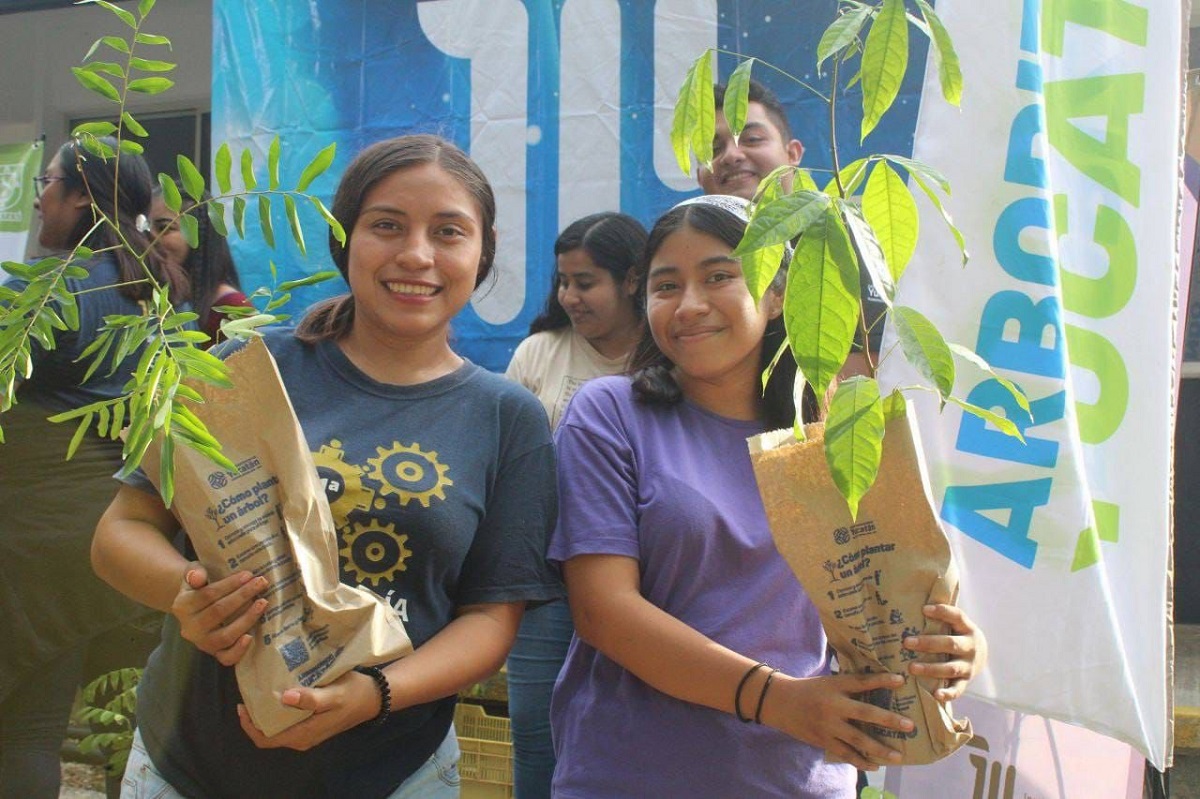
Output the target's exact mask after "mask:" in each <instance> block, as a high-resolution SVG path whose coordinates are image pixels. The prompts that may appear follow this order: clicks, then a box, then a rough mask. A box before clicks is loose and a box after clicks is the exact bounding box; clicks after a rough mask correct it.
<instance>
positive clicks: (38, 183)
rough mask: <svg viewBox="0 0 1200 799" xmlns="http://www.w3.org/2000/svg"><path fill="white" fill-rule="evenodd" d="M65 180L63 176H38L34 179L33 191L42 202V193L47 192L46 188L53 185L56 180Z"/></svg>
mask: <svg viewBox="0 0 1200 799" xmlns="http://www.w3.org/2000/svg"><path fill="white" fill-rule="evenodd" d="M63 179H64V178H63V176H62V175H38V176H37V177H36V178H34V179H33V191H34V193H35V194H36V195H37V197H38V199H39V200H40V199H41V198H42V192H44V191H45V190H46V187H47V186H48V185H50V184H51V183H53V182H54V181H56V180H63Z"/></svg>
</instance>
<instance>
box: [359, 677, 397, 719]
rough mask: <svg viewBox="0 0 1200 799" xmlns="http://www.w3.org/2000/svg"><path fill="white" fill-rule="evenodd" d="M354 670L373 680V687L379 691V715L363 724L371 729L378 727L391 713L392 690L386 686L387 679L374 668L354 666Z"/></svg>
mask: <svg viewBox="0 0 1200 799" xmlns="http://www.w3.org/2000/svg"><path fill="white" fill-rule="evenodd" d="M354 670H355V671H357V672H358V673H359V674H365V675H367V676H368V677H370V678H371V679H372V680H374V681H375V687H376V688H378V689H379V714H378V715H377V716H375V718H373V719H371V720H369V721H367V722H365V723H367V724H369V725H371V726H372V727H378V726H379V725H381V724H383V723H384V722H385V721H387V717H388V714H389V713H391V712H392V689H391V687H390V686H389V685H388V681H387V677H385V676H384V674H383V672H382V671H380V670H379V668H378V667H376V666H355V667H354Z"/></svg>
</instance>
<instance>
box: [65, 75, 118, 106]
mask: <svg viewBox="0 0 1200 799" xmlns="http://www.w3.org/2000/svg"><path fill="white" fill-rule="evenodd" d="M71 72H72V74H74V75H75V80H77V81H79V85H81V86H83V88H85V89H87V90H88V91H90V92H93V93H94V94H98V95H100V96H101V97H103V98H104V99H106V100H112V101H113V102H114V103H119V102H121V95H120V94H119V93H118V92H117V90H116V88H115V87H114V86H113V85H112V84H111V83H109V82H108V81H107V80H106V79H104V78H102V77H100V76H99V75H97V74H96V73H95V72H88V71H87V70H86V69H80V68H79V67H71Z"/></svg>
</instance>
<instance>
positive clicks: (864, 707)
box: [755, 674, 913, 771]
mask: <svg viewBox="0 0 1200 799" xmlns="http://www.w3.org/2000/svg"><path fill="white" fill-rule="evenodd" d="M903 684H904V677H902V676H901V675H899V674H839V675H834V676H831V677H807V678H796V677H787V676H785V675H783V674H776V675H775V679H774V681H773V682H772V684H771V687H770V690H769V693H768V695H767V701H766V702H765V704H764V706H763V718H762V720H763V723H764V724H769V725H770V726H772V727H775V728H776V729H778V730H781V731H783V732H785V733H787V734H788V735H790V736H792V737H793V738H798V739H799V740H801V741H804V742H805V743H808V744H812V745H813V746H816V747H818V748H820V749H823V750H825V751H826V752H827V753H828V754H829V755H831V756H832V757H833V758H835V759H837V760H841V761H844V762H846V763H850V764H852V765H854V766H855V767H857V768H859V769H862V770H863V771H874V770H876V769H877V768H879V765H880V764H883V765H887V764H889V763H890V764H897V763H899V762H900V753H899V752H898V751H896V750H895V749H893V748H892V747H890V746H888V745H887V744H884V743H882V742H880V741H878V740H876V739H875V738H873V737H872V736H871V735H870V734H869V733H867V732H865V731H864V730H863V729H862V727H861V726H860V725H872V726H874V727H879V728H881V729H885V730H895V731H897V732H898V733H900V734H901V735H906V734H907V733H909V732H911V731H912V729H913V723H912V721H910V720H909V719H907V718H905V717H904V716H901V715H899V714H898V713H892V712H891V711H889V710H883V709H882V708H878V707H876V706H875V705H871V704H867V703H866V702H862V701H860V700H858V699H856V698H855V697H856V695H859V694H863V693H865V692H867V691H874V690H877V689H881V688H883V689H889V690H895V689H897V688H899V687H900V686H902V685H903ZM755 695H757V694H755ZM855 722H858V724H857V725H856V724H855Z"/></svg>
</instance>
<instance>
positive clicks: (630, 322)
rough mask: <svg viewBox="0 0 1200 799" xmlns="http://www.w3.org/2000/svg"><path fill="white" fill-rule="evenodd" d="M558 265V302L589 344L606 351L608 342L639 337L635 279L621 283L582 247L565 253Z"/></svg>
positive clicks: (559, 258) (558, 260)
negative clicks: (634, 305) (634, 303)
mask: <svg viewBox="0 0 1200 799" xmlns="http://www.w3.org/2000/svg"><path fill="white" fill-rule="evenodd" d="M557 264H558V302H559V304H560V305H562V307H563V310H564V311H566V312H567V316H568V317H569V318H570V319H571V325H572V327H574V328H575V331H576V332H577V333H579V335H581V336H583V337H584V338H585V339H587V341H588V343H589V344H591V345H592V346H593V347H595V348H596V349H597V350H600V351H602V352H603V351H604V349H606V348H605V347H604V345H605V344H606V343H608V342H610V341H622V342H623V341H626V340H628V339H629V338H630V337H631V336H633V335H635V334H636V332H637V326H638V322H637V317H636V315H635V314H634V311H633V300H632V296H633V289H634V284H633V281H632V279H626V280H624V281H622V282H621V283H620V284H618V283H617V282H616V281H615V280H614V279H613V274H612V272H609V271H608V270H607V269H604V268H602V267H600V266H597V265H596V262H595V261H593V260H592V257H591V256H590V255H588V254H587V252H586V251H585V250H583V249H582V248H581V249H577V250H570V251H569V252H565V253H562V254H561V255H559V256H558V258H557Z"/></svg>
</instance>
